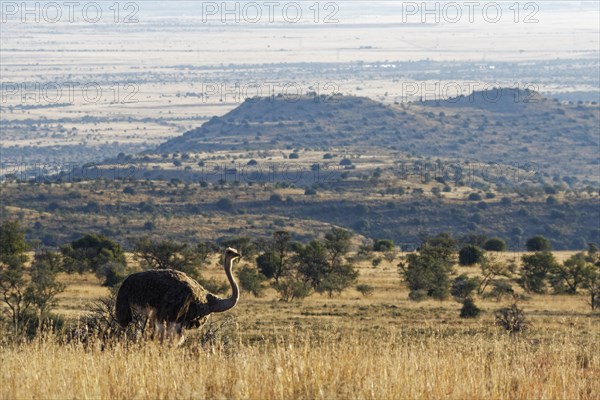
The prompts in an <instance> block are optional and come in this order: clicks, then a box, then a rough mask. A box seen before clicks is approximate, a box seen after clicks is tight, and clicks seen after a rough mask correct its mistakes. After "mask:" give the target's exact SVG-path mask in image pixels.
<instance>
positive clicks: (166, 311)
mask: <svg viewBox="0 0 600 400" xmlns="http://www.w3.org/2000/svg"><path fill="white" fill-rule="evenodd" d="M240 257H241V256H240V254H239V253H238V251H237V250H235V249H232V248H231V247H229V248H228V249H227V250H225V254H224V263H223V268H224V269H225V274H226V275H227V279H229V283H230V284H231V290H232V294H231V297H229V298H226V299H221V298H219V297H217V296H215V295H213V294H211V293H209V292H208V291H206V289H204V288H203V287H202V286H201V285H200V284H199V283H198V282H196V281H195V280H194V279H192V278H190V277H189V276H187V275H186V274H184V273H183V272H180V271H175V270H169V269H162V270H150V271H144V272H138V273H135V274H131V275H129V276H128V277H127V279H125V281H124V282H123V285H121V288H120V289H119V293H118V294H117V302H116V315H117V321H118V322H119V324H120V325H121V326H122V327H126V326H127V325H128V324H129V323H130V322H131V321H132V310H135V311H138V312H140V313H142V314H145V315H146V322H144V328H145V325H146V323H147V322H148V321H150V323H151V326H152V327H153V333H152V337H154V334H155V333H156V332H158V334H159V338H160V340H161V342H162V340H163V338H164V336H165V328H166V336H167V337H173V336H174V334H176V335H177V336H179V337H180V340H179V344H181V343H183V340H184V337H183V335H182V331H183V328H198V327H200V326H201V325H202V324H204V323H205V322H206V319H207V317H208V316H209V315H210V314H211V313H219V312H224V311H227V310H229V309H231V308H233V307H234V306H235V305H236V304H237V301H238V299H239V297H240V295H239V289H238V285H237V282H236V281H235V279H234V278H233V276H232V275H231V268H232V267H233V263H234V261H236V260H239V259H240ZM165 325H166V327H165Z"/></svg>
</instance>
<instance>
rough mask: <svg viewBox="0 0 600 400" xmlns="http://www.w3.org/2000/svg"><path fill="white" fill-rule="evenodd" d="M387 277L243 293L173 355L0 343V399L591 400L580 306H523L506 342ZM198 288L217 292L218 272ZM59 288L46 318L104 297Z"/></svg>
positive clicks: (598, 349) (382, 271)
mask: <svg viewBox="0 0 600 400" xmlns="http://www.w3.org/2000/svg"><path fill="white" fill-rule="evenodd" d="M568 255H569V253H558V254H557V257H558V258H559V259H563V258H565V257H567V256H568ZM395 264H396V263H395V262H394V263H393V264H388V263H387V262H383V263H382V264H381V265H380V266H378V267H377V268H373V267H372V266H370V265H367V264H366V263H365V264H363V265H361V266H360V272H361V276H360V279H359V282H360V283H367V284H370V285H372V286H374V287H375V293H374V294H373V295H372V296H370V297H363V296H362V295H361V294H359V293H358V292H357V291H355V290H354V289H351V290H348V291H346V292H344V293H343V294H342V295H341V296H339V297H334V298H331V299H330V298H328V297H326V296H320V295H312V296H311V297H310V298H308V299H306V300H305V301H303V302H301V303H282V302H280V301H278V300H277V299H276V295H275V292H272V291H271V290H268V291H267V293H266V295H265V296H264V297H261V298H254V297H252V296H251V295H250V294H248V293H243V294H242V299H241V301H240V304H239V305H238V307H236V308H235V309H234V310H232V311H231V312H229V313H226V314H223V315H215V316H213V317H212V320H211V321H210V323H209V324H207V326H205V327H204V329H203V330H196V331H188V333H187V336H188V337H187V340H186V342H185V344H184V345H183V346H182V347H180V348H172V347H169V346H160V345H158V344H156V343H153V342H143V343H123V342H120V343H117V344H116V345H114V346H108V347H103V346H101V343H100V342H98V343H95V344H92V345H91V346H83V345H81V344H60V341H59V340H57V339H58V338H57V337H55V336H54V335H53V334H48V335H46V336H44V337H40V338H37V339H35V340H33V341H32V342H29V343H25V344H23V343H20V344H15V343H12V342H11V341H9V340H5V341H2V342H1V344H0V360H1V363H2V368H1V370H0V398H2V399H5V398H6V399H13V398H18V399H23V398H111V399H113V398H117V399H119V398H122V399H125V398H126V399H130V398H152V399H157V398H177V399H181V398H249V399H264V398H310V399H312V398H323V399H330V398H372V399H400V398H401V399H404V398H430V399H437V398H456V399H464V398H469V399H478V398H517V399H531V398H557V399H558V398H560V399H564V398H570V399H596V398H598V395H599V394H600V357H599V356H598V354H600V320H599V318H598V315H597V314H592V313H590V311H589V306H588V305H587V304H586V299H585V298H584V297H582V296H551V295H548V296H533V297H531V298H530V299H529V300H526V301H522V302H521V303H520V306H521V307H522V308H523V309H524V310H525V312H526V313H527V316H528V318H529V321H530V322H531V327H530V329H529V330H528V331H527V332H526V333H525V334H523V335H519V336H516V337H513V336H510V335H508V334H506V333H505V332H502V331H500V330H499V329H498V328H496V327H495V326H494V311H495V310H496V309H498V308H500V307H502V306H504V305H506V304H505V303H503V302H500V303H498V302H496V301H492V300H484V299H478V301H477V303H478V305H479V306H480V307H481V308H482V309H483V310H484V313H483V315H482V316H480V317H479V318H478V319H475V320H464V319H460V318H458V311H459V309H460V305H459V304H458V303H456V302H454V301H450V300H449V301H444V302H438V301H424V302H419V303H415V302H410V301H408V299H407V292H406V289H405V288H404V287H403V286H402V284H401V282H400V279H399V277H398V274H397V272H396V267H395ZM461 270H466V271H468V272H470V273H475V271H476V270H475V269H474V268H461ZM461 272H464V271H461ZM205 274H206V276H207V277H215V278H216V277H219V278H223V277H222V270H221V269H220V268H218V267H208V268H207V270H206V271H205ZM61 279H62V280H63V282H65V283H66V284H67V290H66V291H65V292H64V293H63V294H62V295H61V297H60V302H59V308H58V310H57V311H58V312H59V313H60V314H62V315H64V316H65V317H68V318H74V317H76V316H77V315H81V314H82V313H83V312H84V311H85V309H86V304H88V303H89V302H91V301H93V300H94V299H95V298H97V297H99V296H102V295H104V294H106V293H107V290H106V289H105V288H102V287H100V286H99V281H98V280H97V279H96V278H95V277H94V276H92V275H81V276H79V275H64V276H62V277H61ZM207 330H210V332H211V338H212V340H210V341H202V339H203V338H204V339H206V337H207V334H206V331H207Z"/></svg>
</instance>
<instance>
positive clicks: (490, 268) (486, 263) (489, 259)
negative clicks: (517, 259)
mask: <svg viewBox="0 0 600 400" xmlns="http://www.w3.org/2000/svg"><path fill="white" fill-rule="evenodd" d="M480 267H481V275H482V278H481V280H480V283H479V287H478V288H477V293H478V294H483V293H484V292H485V289H486V288H487V286H488V285H489V284H490V283H491V282H493V281H495V280H496V279H497V278H499V277H504V278H512V276H513V271H514V268H516V266H515V265H514V264H507V263H506V262H504V261H502V260H501V259H499V258H498V257H495V256H493V255H491V254H486V255H485V256H484V257H483V259H482V260H481V263H480Z"/></svg>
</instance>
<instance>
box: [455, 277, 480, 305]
mask: <svg viewBox="0 0 600 400" xmlns="http://www.w3.org/2000/svg"><path fill="white" fill-rule="evenodd" d="M477 286H479V280H478V279H477V278H469V277H468V276H467V274H462V275H460V276H457V277H456V278H455V279H454V282H452V287H451V288H450V294H451V295H452V297H454V298H455V299H456V301H459V302H465V301H466V300H467V299H469V298H470V297H471V294H472V293H473V292H474V291H475V289H477Z"/></svg>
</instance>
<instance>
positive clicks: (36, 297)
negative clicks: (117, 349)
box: [0, 221, 64, 333]
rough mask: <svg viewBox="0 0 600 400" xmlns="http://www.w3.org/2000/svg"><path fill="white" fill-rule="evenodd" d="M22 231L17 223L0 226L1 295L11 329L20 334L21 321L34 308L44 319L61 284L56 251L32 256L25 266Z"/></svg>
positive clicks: (25, 245)
mask: <svg viewBox="0 0 600 400" xmlns="http://www.w3.org/2000/svg"><path fill="white" fill-rule="evenodd" d="M26 248H27V243H26V242H25V234H24V232H23V231H22V229H21V228H20V226H19V224H18V223H17V222H13V221H8V222H5V223H3V224H2V225H0V296H2V301H3V302H4V304H5V305H6V308H3V311H6V312H7V313H8V314H9V315H10V318H11V321H12V326H13V330H14V332H15V333H20V332H21V329H22V326H23V323H24V322H26V319H27V318H28V317H29V316H30V315H32V314H33V311H34V310H37V311H38V312H37V315H36V316H35V319H37V321H38V324H37V326H39V321H40V320H42V319H44V318H47V317H48V316H49V312H50V310H51V308H52V307H53V306H54V304H55V302H54V300H55V297H56V295H57V294H59V293H60V292H62V291H63V289H64V286H63V285H62V284H60V283H57V282H56V280H55V278H56V274H57V273H58V271H59V269H60V267H61V263H60V258H59V256H58V255H57V254H55V253H51V252H41V253H38V254H36V255H35V258H34V260H33V263H32V265H31V268H25V262H26V261H27V256H26V255H25V249H26Z"/></svg>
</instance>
